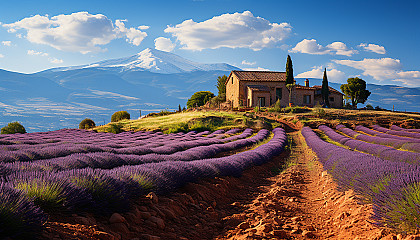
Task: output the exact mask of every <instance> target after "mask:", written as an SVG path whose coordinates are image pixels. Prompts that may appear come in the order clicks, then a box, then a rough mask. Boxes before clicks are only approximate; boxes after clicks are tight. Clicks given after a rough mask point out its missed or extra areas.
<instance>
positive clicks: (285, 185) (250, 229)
mask: <svg viewBox="0 0 420 240" xmlns="http://www.w3.org/2000/svg"><path fill="white" fill-rule="evenodd" d="M290 136H291V137H292V139H293V141H294V143H295V144H294V146H293V151H292V154H291V155H290V156H289V157H288V160H287V161H288V162H289V165H292V166H290V167H289V168H287V169H286V170H285V171H284V172H283V173H281V174H279V175H276V176H274V177H271V178H269V179H268V180H269V181H271V182H272V184H271V185H270V186H267V187H265V191H264V192H262V193H261V194H259V196H257V197H256V198H255V199H254V200H253V201H252V203H251V204H247V205H245V206H244V210H243V212H242V213H240V214H239V216H238V218H241V216H242V217H243V218H244V219H246V220H244V221H243V222H241V223H240V224H238V225H237V226H231V228H230V229H229V230H228V231H226V232H225V233H223V234H221V235H219V236H218V237H217V239H273V238H274V239H283V238H284V239H307V238H316V239H380V238H381V237H384V236H385V235H386V233H387V231H386V230H384V229H379V228H377V227H375V226H373V225H372V224H370V223H369V216H370V214H371V212H372V211H371V206H369V205H359V204H357V202H356V201H355V199H354V195H353V193H352V192H351V191H347V192H339V191H337V190H336V185H335V183H334V182H333V181H332V180H331V177H330V176H329V175H328V174H327V173H326V172H323V171H322V166H321V165H320V164H319V162H318V161H317V159H316V156H315V155H314V154H313V152H312V151H311V150H310V149H308V148H307V147H306V144H305V143H304V139H303V138H302V136H301V135H300V134H299V133H297V132H294V133H291V134H290Z"/></svg>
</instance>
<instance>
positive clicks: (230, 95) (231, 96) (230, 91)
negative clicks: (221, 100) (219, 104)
mask: <svg viewBox="0 0 420 240" xmlns="http://www.w3.org/2000/svg"><path fill="white" fill-rule="evenodd" d="M226 101H230V102H231V103H232V106H233V107H239V80H238V78H237V77H236V76H235V75H234V74H232V75H231V76H230V78H229V79H228V81H227V82H226Z"/></svg>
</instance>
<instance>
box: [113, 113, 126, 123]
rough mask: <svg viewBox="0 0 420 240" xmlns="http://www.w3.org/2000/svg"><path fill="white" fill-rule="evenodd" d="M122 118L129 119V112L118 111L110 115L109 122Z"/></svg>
mask: <svg viewBox="0 0 420 240" xmlns="http://www.w3.org/2000/svg"><path fill="white" fill-rule="evenodd" d="M123 119H130V114H129V113H128V112H127V111H118V112H115V113H114V114H112V116H111V122H118V121H121V120H123Z"/></svg>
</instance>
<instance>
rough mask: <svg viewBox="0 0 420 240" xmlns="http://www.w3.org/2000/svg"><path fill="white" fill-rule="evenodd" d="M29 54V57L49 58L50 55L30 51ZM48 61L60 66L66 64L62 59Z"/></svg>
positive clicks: (52, 58) (49, 59)
mask: <svg viewBox="0 0 420 240" xmlns="http://www.w3.org/2000/svg"><path fill="white" fill-rule="evenodd" d="M27 54H28V55H31V56H41V57H48V56H49V54H48V53H44V52H37V51H35V50H28V52H27ZM48 61H49V62H50V63H54V64H60V63H63V62H64V61H63V60H62V59H57V58H54V57H50V58H48Z"/></svg>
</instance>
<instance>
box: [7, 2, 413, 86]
mask: <svg viewBox="0 0 420 240" xmlns="http://www.w3.org/2000/svg"><path fill="white" fill-rule="evenodd" d="M419 12H420V1H418V0H411V1H407V0H400V1H366V0H365V1H358V0H356V1H310V0H308V1H304V0H299V1H290V0H289V1H280V0H277V1H268V0H267V1H265V0H260V1H246V0H242V1H237V0H201V1H199V0H195V1H193V0H179V1H159V0H155V1H128V0H119V1H103V0H102V1H98V0H88V1H86V0H84V1H79V0H72V1H57V0H56V1H47V0H38V1H30V0H16V1H4V2H2V7H1V8H0V22H1V24H0V69H5V70H10V71H16V72H22V73H32V72H37V71H42V70H44V69H48V68H52V67H59V66H70V65H81V64H88V63H92V62H96V61H100V60H105V59H111V58H119V57H127V56H130V55H134V54H136V53H138V52H140V51H142V50H144V49H145V48H157V49H159V50H165V51H171V52H173V53H175V54H178V55H180V56H182V57H185V58H187V59H190V60H193V61H197V62H203V63H219V62H225V63H229V64H232V65H235V66H237V67H240V68H242V69H268V70H272V71H284V69H285V62H286V57H287V55H288V54H290V55H291V57H292V60H293V65H294V73H295V77H313V78H322V71H323V69H324V68H327V70H328V77H329V80H330V81H331V82H341V83H343V82H345V81H346V79H347V78H349V77H355V76H358V77H360V78H362V79H364V80H366V81H367V82H368V83H375V84H382V85H384V84H393V85H400V86H408V87H420V46H419V43H420V14H418V13H419Z"/></svg>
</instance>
